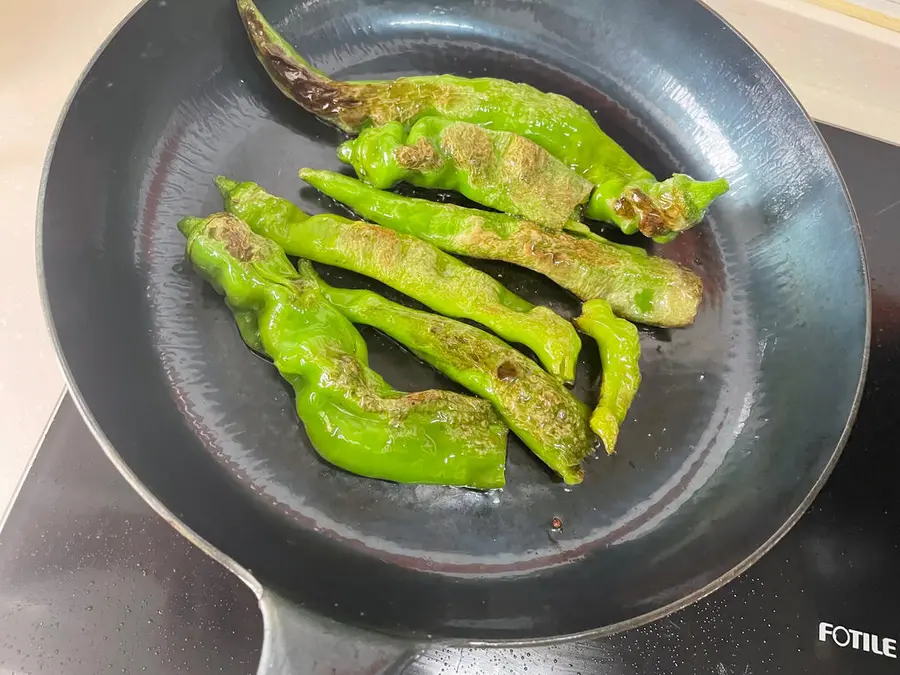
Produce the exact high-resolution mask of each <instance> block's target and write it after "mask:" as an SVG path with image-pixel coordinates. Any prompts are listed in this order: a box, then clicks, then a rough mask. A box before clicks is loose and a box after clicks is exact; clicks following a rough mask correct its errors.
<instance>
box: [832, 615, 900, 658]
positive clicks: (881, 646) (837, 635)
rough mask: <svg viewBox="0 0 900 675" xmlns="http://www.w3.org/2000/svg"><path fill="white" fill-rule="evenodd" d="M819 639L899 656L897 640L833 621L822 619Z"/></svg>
mask: <svg viewBox="0 0 900 675" xmlns="http://www.w3.org/2000/svg"><path fill="white" fill-rule="evenodd" d="M819 641H820V642H829V641H831V642H834V644H836V645H837V646H838V647H849V648H850V649H858V650H859V651H862V652H869V653H871V654H878V656H887V657H888V658H891V659H896V658H897V640H895V639H894V638H885V637H879V636H878V635H874V634H873V633H866V632H864V631H861V630H854V629H853V628H844V627H843V626H835V625H834V624H833V623H828V622H827V621H822V622H821V623H820V624H819Z"/></svg>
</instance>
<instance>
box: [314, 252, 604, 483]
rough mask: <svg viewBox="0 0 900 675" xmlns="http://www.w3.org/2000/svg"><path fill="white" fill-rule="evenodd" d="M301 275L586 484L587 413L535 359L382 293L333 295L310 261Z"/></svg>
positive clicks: (568, 478)
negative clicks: (490, 408)
mask: <svg viewBox="0 0 900 675" xmlns="http://www.w3.org/2000/svg"><path fill="white" fill-rule="evenodd" d="M300 275H301V277H303V278H304V279H310V280H316V281H318V283H319V288H320V289H321V290H322V292H323V293H324V294H325V297H327V298H328V300H329V301H330V302H331V303H332V304H333V305H334V306H335V307H337V309H338V310H340V311H341V312H342V313H343V314H344V315H345V316H346V317H347V318H348V319H350V321H352V322H353V323H362V324H366V325H369V326H372V327H374V328H377V329H378V330H380V331H382V332H383V333H386V334H387V335H389V336H391V337H392V338H394V339H395V340H397V342H399V343H401V344H403V345H405V346H406V347H408V348H409V350H410V351H412V352H413V353H414V354H415V355H416V356H418V357H419V358H420V359H422V360H423V361H425V362H427V363H429V364H431V365H432V366H434V367H435V368H436V369H438V370H439V371H441V372H442V373H444V374H446V375H447V376H448V377H449V378H450V379H452V380H453V381H454V382H457V383H459V384H461V385H462V386H464V387H466V389H468V390H469V391H472V392H474V393H476V394H478V395H479V396H481V397H483V398H486V399H487V400H488V401H490V402H491V403H493V404H494V407H495V408H496V409H497V412H499V413H500V416H501V417H503V419H504V420H505V421H506V423H507V424H508V425H509V427H510V429H512V430H513V431H514V432H515V433H516V435H517V436H518V437H519V438H521V439H522V441H523V442H524V443H525V445H527V446H528V447H529V448H531V450H532V451H533V452H534V454H536V455H537V456H538V457H540V458H541V460H543V462H544V463H545V464H547V466H549V467H550V468H551V469H553V470H554V471H556V472H557V473H558V474H559V475H560V476H562V478H563V480H565V482H566V483H570V484H574V483H580V482H581V480H582V478H583V475H584V472H583V471H582V470H581V467H580V466H579V464H580V462H581V460H583V459H584V458H585V457H587V456H588V455H589V454H591V453H592V452H593V434H592V433H591V429H590V426H589V425H588V411H587V408H586V407H585V406H584V404H583V403H581V401H579V400H578V399H576V398H575V397H574V396H572V394H570V393H569V392H568V390H566V388H565V387H563V386H562V385H561V384H560V383H559V382H558V381H557V380H555V379H554V378H552V377H551V376H549V375H548V374H547V373H546V372H545V371H544V370H543V369H541V368H540V367H538V365H537V364H535V363H534V362H533V361H532V360H531V359H529V358H527V357H525V356H523V355H522V354H521V353H519V352H518V351H516V350H515V349H513V348H512V347H510V346H509V345H507V344H506V343H505V342H503V341H502V340H500V339H498V338H496V337H494V336H493V335H490V334H489V333H485V332H484V331H483V330H481V329H479V328H475V327H474V326H470V325H468V324H465V323H462V322H460V321H454V320H453V319H448V318H446V317H443V316H439V315H437V314H431V313H429V312H420V311H418V310H415V309H410V308H409V307H405V306H403V305H399V304H397V303H395V302H391V301H390V300H387V299H385V298H383V297H381V296H380V295H378V294H377V293H373V292H371V291H364V290H353V289H347V288H334V287H331V286H328V285H327V284H326V283H325V282H324V281H322V280H321V279H319V277H318V275H317V274H316V273H315V271H314V270H313V269H312V265H310V263H309V262H307V261H301V263H300Z"/></svg>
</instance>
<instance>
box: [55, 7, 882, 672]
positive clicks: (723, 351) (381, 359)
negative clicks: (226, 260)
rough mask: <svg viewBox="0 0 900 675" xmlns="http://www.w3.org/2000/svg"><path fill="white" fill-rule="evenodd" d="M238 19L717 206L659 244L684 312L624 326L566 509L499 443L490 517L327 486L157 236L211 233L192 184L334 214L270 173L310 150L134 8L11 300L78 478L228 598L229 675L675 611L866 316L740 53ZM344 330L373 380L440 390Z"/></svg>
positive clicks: (378, 488) (833, 388) (747, 547)
mask: <svg viewBox="0 0 900 675" xmlns="http://www.w3.org/2000/svg"><path fill="white" fill-rule="evenodd" d="M260 8H261V10H262V11H263V12H264V13H265V14H266V15H267V16H268V17H269V18H270V20H272V21H273V22H274V23H275V24H276V25H277V26H278V27H279V28H280V29H282V30H283V31H284V33H285V35H286V36H287V38H288V39H289V40H291V41H292V42H293V43H294V44H296V45H298V46H299V48H300V51H301V52H302V53H303V54H304V55H306V56H307V57H309V58H310V60H311V61H312V62H313V63H314V64H316V65H317V66H319V67H320V68H322V69H324V70H325V71H326V72H329V73H332V74H335V75H336V76H339V77H343V78H353V79H365V78H375V77H395V76H399V75H402V74H412V73H443V72H451V73H457V74H461V75H491V76H495V77H501V78H507V79H511V80H519V81H524V82H528V83H530V84H533V85H535V86H537V87H539V88H541V89H544V90H548V91H555V92H558V93H561V94H564V95H567V96H570V97H571V98H573V99H574V100H576V101H577V102H579V103H581V104H583V105H585V106H586V107H587V108H588V109H590V110H591V111H593V112H594V113H595V115H596V116H597V118H598V120H599V121H600V123H601V126H603V127H604V128H605V129H606V130H607V131H608V132H609V133H610V134H611V135H612V136H613V137H614V138H616V139H618V140H619V141H620V142H621V143H623V144H624V145H625V147H626V149H627V150H629V151H630V152H631V153H632V154H633V155H634V156H635V157H636V158H637V159H639V160H640V161H641V162H642V163H644V164H645V165H646V166H648V167H649V168H650V169H651V170H653V171H654V172H656V173H657V174H658V175H668V174H670V173H671V172H673V171H676V170H677V171H683V172H686V173H690V174H692V175H694V176H695V177H697V178H703V179H707V178H712V177H714V176H717V175H724V176H726V177H727V178H728V179H729V181H730V182H731V185H732V190H731V191H730V192H729V193H728V194H727V195H726V196H725V197H723V198H722V199H720V200H719V201H717V202H716V203H715V205H714V207H713V208H712V210H711V211H710V214H709V217H708V219H707V220H706V221H705V222H704V223H702V224H701V225H700V226H698V227H697V228H695V229H694V230H692V231H690V232H689V233H687V234H685V235H683V236H681V237H679V238H678V240H677V241H676V242H675V243H673V244H670V245H667V246H666V247H665V248H664V249H660V250H659V252H661V253H662V254H663V255H666V256H669V257H672V258H674V259H677V260H679V261H680V262H682V263H684V264H686V265H688V266H690V267H691V268H693V269H694V270H695V271H697V273H698V274H700V275H701V276H702V277H703V280H704V284H705V288H706V295H705V298H704V302H703V305H702V308H701V311H700V313H699V315H698V317H697V320H696V322H695V324H694V325H693V326H691V327H690V328H687V329H684V330H676V331H663V330H645V331H644V332H643V334H642V342H643V352H644V356H643V362H642V368H643V373H644V383H643V386H642V389H641V392H640V394H639V396H638V398H637V400H636V402H635V405H634V407H633V411H632V414H631V415H630V420H629V421H628V422H627V424H626V425H625V427H624V429H623V430H622V433H621V436H620V439H619V444H618V447H619V452H618V454H617V455H615V456H613V457H602V458H597V459H593V460H590V461H589V462H588V464H587V467H586V468H587V478H586V480H585V482H584V484H583V485H581V486H578V487H577V488H574V489H569V488H566V487H564V486H563V485H561V484H559V483H556V482H554V481H553V479H552V478H551V477H550V476H549V475H548V474H547V473H546V472H545V471H544V470H543V469H542V468H541V467H540V466H539V465H538V464H537V462H536V461H535V460H534V459H533V457H532V456H530V455H529V454H528V453H527V452H526V451H525V450H524V449H523V447H522V446H521V445H520V444H519V443H518V442H517V441H515V440H513V441H511V443H510V448H509V460H508V475H507V478H508V487H507V488H505V489H504V490H503V491H501V492H499V493H490V494H483V493H478V492H474V491H466V490H459V489H452V488H443V487H423V486H411V485H396V484H391V483H387V482H379V481H373V480H367V479H362V478H358V477H355V476H352V475H349V474H347V473H344V472H341V471H339V470H337V469H335V468H334V467H331V466H329V465H327V464H325V463H324V462H323V461H321V460H320V459H319V458H318V457H317V456H316V454H315V452H314V451H313V449H312V448H311V447H310V445H309V442H308V440H307V438H306V436H305V435H304V433H303V431H302V428H301V426H300V425H299V423H298V420H297V419H296V413H295V411H294V408H293V402H292V400H291V396H290V395H289V391H288V388H287V387H286V386H285V385H284V384H283V383H282V382H281V380H280V379H279V377H278V375H277V373H276V372H275V370H274V369H273V368H272V367H271V366H270V365H268V364H266V363H265V362H264V361H262V360H260V359H259V358H257V357H256V356H254V355H253V354H251V352H250V351H249V350H247V349H246V348H245V347H244V346H243V344H242V343H241V340H240V338H239V336H238V332H237V330H236V329H235V326H234V323H233V320H232V318H231V316H230V313H229V311H228V310H227V309H226V307H225V305H224V304H223V302H222V301H221V298H219V296H217V295H216V293H215V292H214V291H213V290H212V289H211V288H210V287H209V286H208V285H207V284H205V283H203V282H202V281H201V280H200V279H199V277H198V276H197V275H196V274H194V273H193V271H192V270H191V269H190V266H189V265H188V264H186V262H185V259H184V241H183V239H182V237H181V235H180V234H179V232H178V231H177V229H176V228H175V223H176V221H177V219H178V218H179V217H181V216H183V215H186V214H193V215H204V214H207V213H209V212H212V211H215V210H220V209H221V202H220V199H219V197H218V195H217V192H216V190H215V188H214V187H213V185H212V178H213V176H214V175H215V174H217V173H224V174H227V175H230V176H232V177H235V178H239V179H251V180H255V181H257V182H259V183H261V184H262V185H264V186H265V187H267V188H268V189H269V190H271V191H274V192H275V193H277V194H280V195H282V196H285V197H289V198H291V199H293V200H295V201H296V202H297V203H299V204H300V205H301V207H303V208H304V209H306V210H308V211H313V212H317V211H322V210H327V209H333V208H336V207H335V206H334V205H333V204H331V203H330V202H328V201H327V200H325V199H324V198H321V197H319V196H317V194H315V193H314V192H313V191H311V190H309V189H304V188H303V187H302V186H301V184H300V182H299V180H298V179H297V178H296V170H297V168H298V167H300V166H311V167H317V168H334V169H339V167H340V164H339V162H338V161H337V159H336V157H335V146H336V145H337V143H338V141H339V134H338V132H336V131H335V130H333V129H330V128H328V127H326V126H325V125H323V124H321V123H319V122H318V121H317V120H315V119H314V118H312V117H311V116H310V115H308V114H306V113H305V112H303V111H301V110H300V109H299V108H297V107H296V106H294V105H293V104H291V103H290V102H289V101H287V100H286V99H284V98H282V96H281V95H280V94H279V92H278V90H277V89H276V88H275V87H274V86H273V85H272V84H271V83H270V82H269V81H268V80H267V78H266V76H265V74H264V72H263V70H262V68H261V67H260V66H259V64H258V63H257V62H256V60H255V58H254V56H253V53H252V51H251V48H250V46H249V44H248V43H247V40H246V37H245V35H244V32H243V28H242V26H241V24H240V22H239V20H238V16H237V13H236V10H235V8H234V6H233V5H232V3H231V2H230V1H229V0H191V1H190V2H188V1H186V0H183V1H177V0H168V1H166V0H152V1H149V2H147V3H145V4H144V5H143V6H141V7H140V8H139V9H138V10H136V11H135V12H134V14H133V15H132V16H131V17H130V18H129V19H128V20H127V21H125V22H124V23H123V24H122V25H121V26H120V27H119V29H118V30H117V31H116V33H115V34H114V35H113V37H111V38H110V39H109V41H108V42H107V44H106V45H105V46H104V47H103V49H102V50H101V51H100V53H99V54H98V56H97V57H96V59H95V60H94V62H93V63H92V64H91V65H90V67H89V68H88V70H87V72H86V73H85V74H84V76H83V79H82V80H81V82H80V84H79V85H78V87H77V90H76V91H75V93H74V94H73V96H72V98H71V100H70V102H69V105H68V108H67V110H66V112H65V113H64V116H63V118H62V120H61V122H60V125H59V128H58V130H57V133H56V136H55V140H54V142H53V146H52V149H51V152H50V156H49V160H48V165H47V169H46V172H45V176H44V187H43V191H42V202H41V205H40V209H39V214H40V215H39V220H40V222H39V262H40V265H41V273H42V275H43V299H44V303H45V308H46V312H47V314H48V317H49V322H50V323H51V325H52V329H53V332H54V336H55V340H56V344H57V348H58V350H59V355H60V359H61V362H62V365H63V368H64V370H65V373H66V377H67V380H68V383H69V386H70V387H71V390H72V393H73V395H74V397H75V400H76V401H77V403H78V406H79V408H80V410H81V412H82V413H83V415H84V416H85V418H86V420H87V422H88V424H89V425H90V427H91V429H92V430H93V432H94V433H95V434H96V436H97V437H98V439H99V440H100V442H101V444H102V445H103V447H104V448H105V450H106V452H107V454H108V455H109V457H110V459H111V460H112V461H113V462H114V463H115V465H116V466H117V467H118V468H119V470H120V471H121V472H122V473H123V474H124V475H125V477H126V478H127V479H128V480H129V481H130V482H131V483H132V485H133V486H134V487H135V489H136V490H138V491H139V492H140V493H141V495H143V497H144V498H145V499H147V501H148V502H149V503H150V504H151V505H152V506H153V507H154V508H155V509H156V510H157V511H158V512H159V513H161V514H162V515H163V516H164V517H166V518H167V519H168V520H169V521H170V522H171V523H172V524H173V525H174V526H175V527H177V528H178V529H179V530H180V531H181V532H182V533H184V534H185V535H186V536H188V537H189V538H190V539H191V540H192V541H194V542H195V543H196V544H197V545H198V546H200V547H201V548H203V549H204V550H205V551H207V552H208V553H209V554H210V555H212V556H213V557H215V558H216V559H217V560H219V561H221V562H222V563H223V564H225V565H226V566H228V567H229V568H230V569H232V570H233V571H234V572H235V573H237V574H238V575H239V576H240V577H241V578H242V579H244V580H245V581H246V582H247V583H248V584H249V585H250V586H251V587H252V588H253V589H254V590H255V591H256V593H257V594H258V596H259V598H260V603H261V607H262V611H263V614H264V618H265V623H266V637H265V644H264V647H263V656H262V663H261V665H260V673H288V672H296V673H332V672H367V673H375V672H382V671H385V672H386V671H389V670H390V669H394V670H396V669H398V668H402V664H403V663H404V662H405V661H406V660H408V659H409V658H411V655H413V654H415V651H416V649H417V648H418V647H419V646H421V645H423V644H429V643H432V644H433V643H460V644H475V645H493V644H498V643H500V644H513V645H532V644H537V643H541V642H546V641H552V640H559V639H563V638H574V637H586V636H594V635H601V634H606V633H611V632H614V631H619V630H624V629H627V628H629V627H633V626H636V625H639V624H641V623H644V622H647V621H650V620H653V619H656V618H659V617H661V616H663V615H665V614H666V613H668V612H671V611H674V610H675V609H677V608H679V607H682V606H684V605H685V604H687V603H689V602H692V601H694V600H697V599H698V598H700V597H702V596H703V595H705V594H707V593H709V592H711V591H712V590H714V589H716V588H717V587H719V586H721V585H722V584H724V583H725V582H727V581H728V580H729V579H732V578H733V577H735V576H736V575H737V574H739V573H740V572H741V571H743V570H745V569H746V568H747V567H748V566H749V565H750V564H752V563H753V562H754V561H755V560H756V559H758V558H759V557H760V556H761V555H762V554H763V553H764V552H765V551H766V550H767V549H769V548H770V547H771V546H772V545H773V544H774V543H775V542H776V541H777V540H778V539H779V538H780V537H781V536H782V535H783V534H784V533H785V532H786V531H787V530H788V529H789V528H790V526H791V525H792V524H793V523H794V522H795V521H796V520H797V518H798V517H799V516H800V514H801V513H802V512H803V510H804V509H805V508H806V507H807V506H808V505H809V503H810V501H811V500H812V499H813V497H814V495H815V494H816V493H817V491H818V490H819V488H820V487H821V485H822V483H823V481H824V480H825V479H826V477H827V475H828V473H829V472H830V470H831V468H832V466H833V465H834V463H835V461H836V459H837V456H838V453H839V450H840V448H841V446H842V444H843V442H844V439H845V437H846V435H847V432H848V428H849V425H850V424H851V421H852V418H853V416H854V413H855V410H856V406H857V402H858V397H859V393H860V390H861V384H862V379H863V375H864V371H865V366H866V360H867V352H868V339H869V293H868V285H867V284H868V282H867V276H866V273H865V263H864V256H863V252H862V245H861V241H860V236H859V232H858V228H857V224H856V221H855V216H854V212H853V209H852V207H851V205H850V203H849V201H848V197H847V194H846V192H845V189H844V187H843V184H842V181H841V178H840V176H839V174H838V171H837V169H836V167H835V166H834V164H833V162H832V159H831V157H830V154H829V152H828V150H827V148H826V147H825V145H824V143H823V141H822V139H821V137H820V136H819V134H818V133H817V131H816V129H815V127H814V126H813V124H811V122H810V120H809V118H808V117H807V116H806V115H805V113H804V112H803V110H802V109H801V107H800V106H799V105H798V103H797V101H796V100H795V99H794V98H793V96H792V95H791V94H790V92H789V91H788V90H787V89H786V87H785V86H784V84H783V83H782V82H781V81H780V80H779V78H778V77H777V76H776V75H775V74H774V73H773V72H772V70H771V69H770V68H769V67H768V66H767V65H766V63H765V62H764V61H763V60H762V59H761V58H760V56H759V55H758V54H757V53H756V52H755V51H754V50H753V49H752V48H751V47H750V46H749V45H747V44H746V43H745V42H744V41H743V40H742V39H741V38H740V37H739V36H738V35H737V34H736V33H734V32H733V31H732V30H731V29H730V28H729V27H728V26H727V25H726V24H725V23H724V22H723V21H722V20H721V19H720V18H718V17H717V16H716V15H714V14H713V13H712V12H710V11H709V10H708V9H707V8H705V7H704V6H702V5H700V4H697V3H695V2H692V1H691V0H665V1H664V0H632V1H631V2H628V3H620V2H615V1H613V0H605V1H604V0H594V1H589V0H571V1H569V2H555V1H553V0H495V1H493V2H482V1H480V0H468V1H465V0H459V1H451V2H444V3H441V4H434V3H433V2H428V1H426V0H388V1H386V2H380V3H369V2H364V1H362V0H318V1H317V0H305V1H304V2H301V3H299V4H297V3H296V0H261V1H260ZM473 264H476V265H478V266H480V267H481V268H482V269H485V270H488V271H490V272H492V273H494V274H496V275H498V276H499V277H500V278H501V279H502V280H503V282H504V283H505V284H506V285H507V286H508V287H509V288H510V289H512V290H513V291H514V292H517V293H519V294H521V295H523V296H524V297H526V298H528V299H529V300H532V301H533V302H536V303H541V304H545V305H548V306H551V307H553V308H554V309H556V310H557V311H559V312H560V313H561V314H563V315H564V316H569V317H571V316H574V315H575V314H576V313H577V312H578V305H577V303H576V302H575V301H574V300H573V298H571V297H570V296H568V295H567V294H566V293H564V292H563V291H561V290H560V289H558V288H557V287H555V286H554V285H553V284H552V283H550V282H549V281H547V280H546V279H543V278H541V277H538V276H536V275H533V274H531V273H528V272H526V271H523V270H520V269H515V268H512V267H510V266H506V265H501V264H494V263H478V262H474V263H473ZM322 271H323V273H325V275H326V278H327V279H328V280H329V281H331V282H332V283H336V284H347V285H357V286H364V287H370V288H375V289H377V290H379V291H382V292H385V293H387V294H388V295H391V297H394V298H396V297H397V296H396V294H394V293H392V292H390V291H389V290H386V289H384V288H382V287H380V286H378V285H377V284H374V283H372V282H369V281H367V280H365V279H362V278H359V277H355V276H353V275H351V274H348V273H341V272H339V271H335V270H328V269H322ZM404 301H406V302H409V301H408V300H404ZM363 333H364V335H365V337H366V339H367V341H368V343H369V346H370V350H371V360H372V365H373V367H374V368H375V369H376V370H377V371H379V372H381V373H382V374H384V376H385V377H386V378H387V379H388V380H389V381H390V382H391V383H392V384H394V385H395V386H397V387H399V388H401V389H405V390H408V391H414V390H421V389H423V388H428V387H442V388H453V385H452V384H451V383H450V382H448V381H447V380H446V379H444V378H443V377H442V376H440V375H439V374H437V373H435V372H434V371H432V370H430V369H429V368H427V367H426V366H424V365H423V364H421V363H419V362H417V361H416V360H415V359H414V358H413V357H412V356H410V355H409V354H408V353H407V352H405V351H403V350H402V349H401V348H399V347H398V346H397V345H396V344H394V343H392V342H391V341H390V340H388V339H387V338H385V337H384V336H382V335H380V334H378V333H375V332H373V331H367V330H363ZM596 351H597V350H596V345H594V343H592V342H590V341H589V340H587V339H586V340H585V345H584V350H583V354H584V357H583V359H582V361H583V363H582V365H581V366H580V371H579V373H578V381H577V384H576V386H575V393H576V394H577V395H578V396H581V397H582V398H584V399H585V400H586V401H590V400H591V397H593V396H595V395H596V383H597V379H598V376H599V365H598V361H599V359H598V358H597V356H596ZM554 517H558V518H560V519H561V520H562V521H563V528H562V530H561V531H551V529H550V522H551V520H552V519H553V518H554Z"/></svg>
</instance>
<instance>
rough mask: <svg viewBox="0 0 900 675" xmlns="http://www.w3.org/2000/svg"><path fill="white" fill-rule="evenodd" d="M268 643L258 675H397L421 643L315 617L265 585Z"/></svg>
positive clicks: (263, 606) (265, 642)
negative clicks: (417, 644) (415, 643)
mask: <svg viewBox="0 0 900 675" xmlns="http://www.w3.org/2000/svg"><path fill="white" fill-rule="evenodd" d="M259 607H260V609H261V610H262V615H263V630H264V634H263V646H262V655H261V656H260V659H259V669H258V670H257V671H256V675H326V674H327V675H394V674H399V673H400V672H401V671H402V670H404V669H405V667H406V666H407V665H408V664H409V663H410V662H411V661H412V660H413V658H414V657H415V653H416V645H414V644H413V643H411V642H406V641H403V640H398V639H395V638H391V637H387V636H382V635H377V634H375V633H371V632H368V631H363V630H360V629H358V628H354V627H351V626H346V625H344V624H340V623H338V622H336V621H332V620H331V619H326V618H323V617H320V616H315V615H313V614H312V613H310V612H308V611H305V610H303V609H301V608H300V607H298V606H297V605H295V604H293V603H290V602H288V601H287V600H285V599H284V598H281V597H279V596H278V595H276V594H274V593H272V592H271V591H269V590H264V591H263V594H262V596H261V597H260V599H259Z"/></svg>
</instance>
